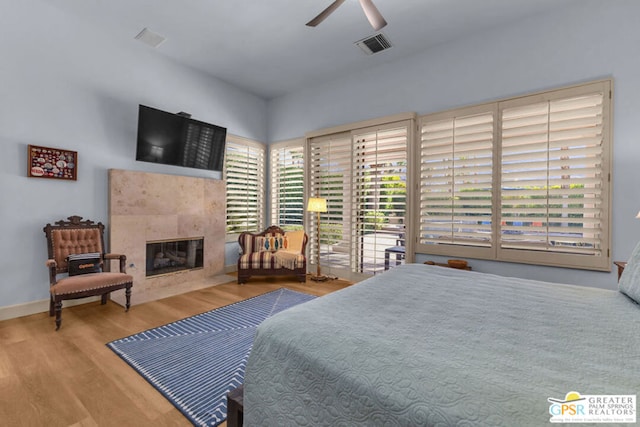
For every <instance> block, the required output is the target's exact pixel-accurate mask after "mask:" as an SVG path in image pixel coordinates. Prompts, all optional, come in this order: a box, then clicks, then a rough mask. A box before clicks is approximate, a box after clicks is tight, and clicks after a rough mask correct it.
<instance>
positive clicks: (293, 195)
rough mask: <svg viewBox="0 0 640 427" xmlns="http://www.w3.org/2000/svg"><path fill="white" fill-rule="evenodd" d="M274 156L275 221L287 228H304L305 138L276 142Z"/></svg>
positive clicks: (271, 148) (272, 178)
mask: <svg viewBox="0 0 640 427" xmlns="http://www.w3.org/2000/svg"><path fill="white" fill-rule="evenodd" d="M269 158H270V159H271V162H270V165H271V168H270V169H271V224H278V225H279V226H280V227H281V228H282V229H283V230H285V231H286V230H302V229H304V212H305V210H304V209H305V206H304V141H303V140H296V141H291V142H282V143H276V144H273V145H272V146H271V147H270V149H269Z"/></svg>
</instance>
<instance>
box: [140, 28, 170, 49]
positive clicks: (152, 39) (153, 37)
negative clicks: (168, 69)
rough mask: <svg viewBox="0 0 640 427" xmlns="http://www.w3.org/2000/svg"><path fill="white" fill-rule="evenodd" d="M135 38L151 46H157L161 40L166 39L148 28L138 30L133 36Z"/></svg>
mask: <svg viewBox="0 0 640 427" xmlns="http://www.w3.org/2000/svg"><path fill="white" fill-rule="evenodd" d="M135 39H136V40H140V41H141V42H142V43H144V44H146V45H148V46H151V47H158V46H160V45H161V44H162V42H164V41H165V40H166V38H165V37H163V36H161V35H160V34H158V33H154V32H153V31H151V30H149V29H148V28H145V29H143V30H142V31H140V32H139V33H138V35H137V36H135Z"/></svg>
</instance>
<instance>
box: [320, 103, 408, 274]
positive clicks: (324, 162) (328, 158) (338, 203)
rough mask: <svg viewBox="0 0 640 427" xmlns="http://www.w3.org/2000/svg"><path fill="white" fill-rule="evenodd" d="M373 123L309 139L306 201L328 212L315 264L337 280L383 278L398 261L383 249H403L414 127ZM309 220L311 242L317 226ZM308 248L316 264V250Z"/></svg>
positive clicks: (401, 123) (405, 123)
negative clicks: (314, 200) (316, 200)
mask: <svg viewBox="0 0 640 427" xmlns="http://www.w3.org/2000/svg"><path fill="white" fill-rule="evenodd" d="M402 117H403V118H407V117H409V116H407V115H403V116H402ZM377 122H378V124H376V123H374V122H369V123H367V124H368V125H369V126H365V124H364V123H361V124H354V125H348V126H344V127H342V128H341V129H340V131H339V132H334V133H329V134H321V135H318V136H314V137H312V138H310V139H309V158H308V162H309V165H310V167H309V190H310V191H309V195H310V196H311V197H323V198H325V199H327V210H328V211H327V212H326V213H323V214H321V217H320V226H321V229H320V243H321V248H320V252H321V254H320V255H321V256H320V260H321V261H320V262H321V264H322V265H323V266H328V267H330V269H331V271H335V272H338V273H339V274H343V272H349V273H356V274H360V273H363V274H367V275H370V274H376V273H380V272H383V271H384V270H385V269H387V268H391V267H392V266H393V265H395V263H396V256H397V253H396V252H393V253H390V252H386V249H389V248H394V247H400V248H401V249H404V246H405V241H406V239H405V236H406V231H407V230H406V229H405V226H406V215H407V177H408V176H409V175H408V173H407V166H408V165H407V156H408V147H409V141H410V140H411V137H410V136H411V135H413V133H412V132H411V129H412V127H413V125H412V123H415V121H414V120H413V116H411V119H410V120H398V121H389V122H387V121H386V120H385V119H380V120H378V121H377ZM350 127H351V128H352V129H349V128H350ZM345 128H346V129H345ZM310 219H311V227H308V228H309V230H310V235H311V241H312V242H315V241H316V235H317V224H316V220H315V218H310ZM310 248H311V250H312V256H311V257H310V259H311V260H312V261H315V259H316V258H315V251H316V250H317V249H316V247H315V245H311V246H310ZM407 253H409V252H407ZM402 255H404V252H401V253H400V255H398V259H399V262H400V263H402V262H403V258H402V257H401V256H402ZM387 257H389V258H391V259H389V258H387ZM389 261H391V262H389ZM325 269H326V267H325Z"/></svg>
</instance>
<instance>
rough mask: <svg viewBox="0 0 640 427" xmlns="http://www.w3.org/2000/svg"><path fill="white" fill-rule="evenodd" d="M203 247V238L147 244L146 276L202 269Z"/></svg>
mask: <svg viewBox="0 0 640 427" xmlns="http://www.w3.org/2000/svg"><path fill="white" fill-rule="evenodd" d="M203 247H204V238H203V237H196V238H191V239H175V240H160V241H153V242H147V264H146V267H147V268H146V276H147V277H149V276H157V275H159V274H168V273H174V272H176V271H182V270H193V269H197V268H202V266H203V260H204V256H203Z"/></svg>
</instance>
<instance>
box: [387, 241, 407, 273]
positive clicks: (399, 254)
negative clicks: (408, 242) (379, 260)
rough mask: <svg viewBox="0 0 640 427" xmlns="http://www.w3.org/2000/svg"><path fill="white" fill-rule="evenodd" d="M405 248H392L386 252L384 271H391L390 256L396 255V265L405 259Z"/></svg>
mask: <svg viewBox="0 0 640 427" xmlns="http://www.w3.org/2000/svg"><path fill="white" fill-rule="evenodd" d="M404 250H405V247H404V246H391V247H390V248H387V249H385V250H384V269H385V270H388V269H389V255H391V254H392V253H393V254H396V265H398V264H400V262H401V261H402V259H403V258H404Z"/></svg>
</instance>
